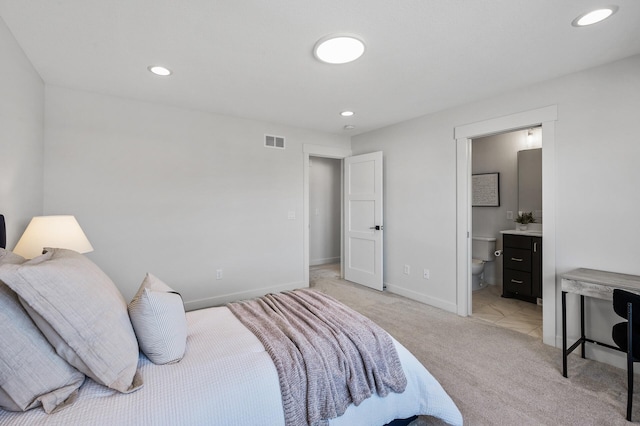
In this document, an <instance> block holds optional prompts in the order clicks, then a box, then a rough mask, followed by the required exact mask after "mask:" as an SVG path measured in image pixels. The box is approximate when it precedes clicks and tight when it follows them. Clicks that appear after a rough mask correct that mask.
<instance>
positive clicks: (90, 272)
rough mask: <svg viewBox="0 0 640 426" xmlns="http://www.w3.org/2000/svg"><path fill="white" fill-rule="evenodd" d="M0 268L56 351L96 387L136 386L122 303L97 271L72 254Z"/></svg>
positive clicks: (53, 253) (131, 337) (49, 252)
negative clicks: (96, 385)
mask: <svg viewBox="0 0 640 426" xmlns="http://www.w3.org/2000/svg"><path fill="white" fill-rule="evenodd" d="M45 250H46V253H45V254H43V255H42V256H39V257H36V258H34V259H31V260H30V261H27V262H25V263H23V264H21V265H5V266H3V267H2V268H0V280H3V281H4V282H5V283H6V284H7V285H8V286H9V287H11V288H12V289H13V291H15V292H16V293H17V294H18V295H19V296H20V299H21V302H22V303H23V306H24V307H25V309H26V310H27V312H28V313H29V315H30V316H31V317H32V319H33V320H34V322H35V323H36V325H38V327H39V328H40V331H41V332H42V333H43V334H44V335H45V337H46V338H47V340H49V342H50V343H51V344H52V345H53V346H54V347H55V348H56V352H57V353H58V354H59V355H60V356H61V357H62V358H64V359H65V360H66V361H67V362H68V363H69V364H71V365H73V366H74V367H76V368H77V369H78V370H80V371H81V372H83V373H85V374H86V375H87V376H89V377H91V378H92V379H94V380H95V381H96V382H98V383H101V384H103V385H106V386H108V387H110V388H112V389H115V390H117V391H120V392H123V393H127V392H132V391H134V390H136V389H138V388H139V387H141V386H142V381H141V380H140V379H139V377H138V375H137V374H136V370H137V366H138V353H139V352H138V342H137V341H136V337H135V334H134V332H133V328H132V327H131V322H130V321H129V316H128V315H127V304H126V302H125V301H124V298H123V297H122V295H121V294H120V292H119V291H118V289H117V288H116V286H115V285H114V284H113V282H112V281H111V280H110V279H109V277H107V276H106V274H105V273H104V272H102V270H101V269H100V268H99V267H98V266H96V265H95V264H94V263H93V262H91V261H90V260H89V259H87V258H86V257H84V256H83V255H81V254H79V253H76V252H74V251H72V250H64V249H45Z"/></svg>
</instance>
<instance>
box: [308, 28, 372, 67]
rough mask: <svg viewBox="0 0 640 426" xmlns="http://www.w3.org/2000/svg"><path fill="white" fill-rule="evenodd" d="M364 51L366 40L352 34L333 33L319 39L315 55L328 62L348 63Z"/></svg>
mask: <svg viewBox="0 0 640 426" xmlns="http://www.w3.org/2000/svg"><path fill="white" fill-rule="evenodd" d="M363 53H364V41H362V40H361V39H360V37H358V36H356V35H352V34H332V35H329V36H326V37H323V38H321V39H320V40H318V42H317V43H316V45H315V46H314V48H313V55H314V56H315V57H316V59H318V60H319V61H322V62H326V63H328V64H346V63H347V62H352V61H355V60H356V59H358V58H359V57H360V56H362V54H363Z"/></svg>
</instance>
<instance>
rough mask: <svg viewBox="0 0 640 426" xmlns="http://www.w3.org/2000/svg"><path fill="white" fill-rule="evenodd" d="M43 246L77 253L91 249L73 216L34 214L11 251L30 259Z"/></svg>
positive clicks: (37, 253) (40, 250)
mask: <svg viewBox="0 0 640 426" xmlns="http://www.w3.org/2000/svg"><path fill="white" fill-rule="evenodd" d="M45 247H52V248H64V249H69V250H74V251H77V252H78V253H88V252H90V251H93V247H92V246H91V243H90V242H89V240H88V239H87V236H86V235H85V234H84V232H83V231H82V228H80V225H79V224H78V221H77V220H76V218H75V217H74V216H35V217H34V218H33V219H31V222H29V226H27V229H26V230H25V231H24V234H22V237H20V241H18V244H16V247H15V248H14V249H13V252H14V253H16V254H19V255H20V256H22V257H24V258H26V259H32V258H34V257H38V256H40V255H41V254H42V250H43V249H44V248H45Z"/></svg>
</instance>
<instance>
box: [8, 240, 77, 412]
mask: <svg viewBox="0 0 640 426" xmlns="http://www.w3.org/2000/svg"><path fill="white" fill-rule="evenodd" d="M24 261H25V259H24V258H23V257H22V256H18V255H17V254H14V253H11V252H9V251H6V250H4V249H1V248H0V265H3V264H20V263H22V262H24ZM0 268H1V266H0ZM0 341H1V342H2V344H1V345H0V407H2V408H4V409H5V410H9V411H26V410H28V409H31V408H35V407H38V406H40V405H42V407H43V409H44V411H46V412H47V413H52V412H55V411H58V410H60V409H62V408H63V407H66V406H68V405H70V404H72V403H73V402H74V401H75V399H76V398H77V396H78V388H79V387H80V385H82V383H83V382H84V374H82V373H80V372H79V371H77V370H76V369H74V368H73V367H71V366H70V365H69V364H67V363H66V361H65V360H63V359H62V358H60V357H59V356H58V355H56V353H55V351H54V349H53V347H52V346H51V345H50V344H49V342H47V340H46V339H45V337H44V336H43V335H42V333H40V330H38V328H37V327H36V326H35V324H34V323H33V321H31V318H29V316H28V315H27V313H26V312H25V311H24V309H23V307H22V305H20V302H19V301H18V296H17V295H16V294H15V293H14V292H13V291H12V290H11V289H10V288H9V287H7V286H6V285H5V284H4V283H3V282H2V281H0Z"/></svg>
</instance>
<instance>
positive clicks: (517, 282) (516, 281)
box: [511, 278, 524, 284]
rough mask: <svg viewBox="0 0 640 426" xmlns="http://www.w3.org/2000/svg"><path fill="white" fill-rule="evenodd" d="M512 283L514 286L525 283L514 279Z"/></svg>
mask: <svg viewBox="0 0 640 426" xmlns="http://www.w3.org/2000/svg"><path fill="white" fill-rule="evenodd" d="M511 282H512V283H514V284H524V281H518V280H514V279H513V278H512V279H511Z"/></svg>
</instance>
